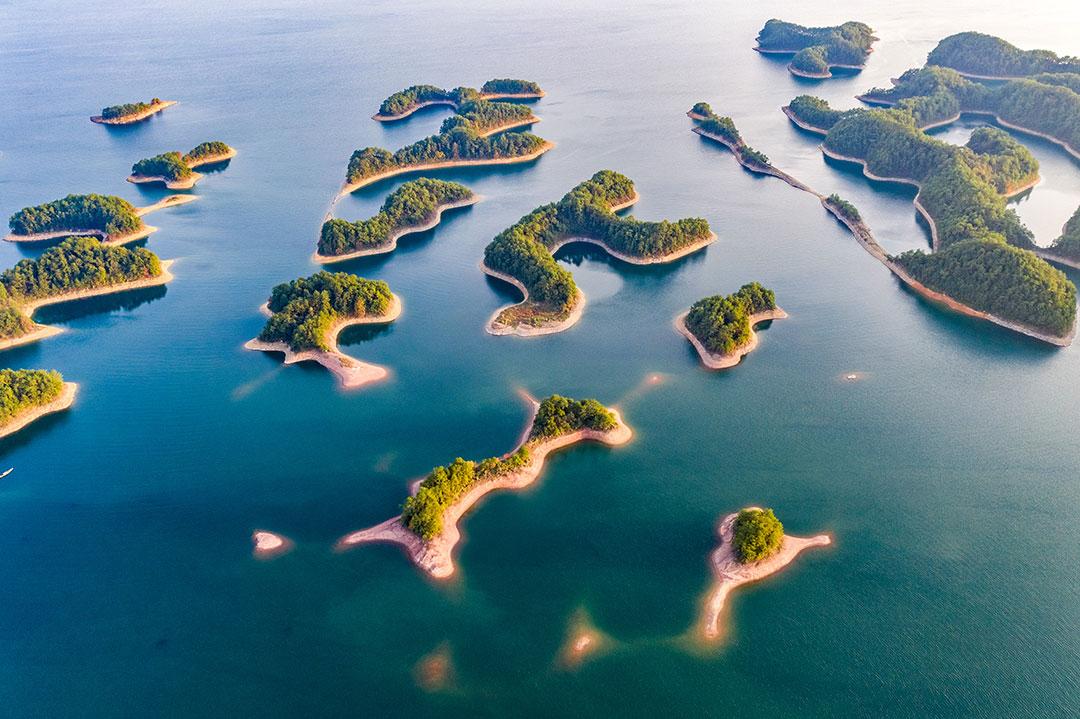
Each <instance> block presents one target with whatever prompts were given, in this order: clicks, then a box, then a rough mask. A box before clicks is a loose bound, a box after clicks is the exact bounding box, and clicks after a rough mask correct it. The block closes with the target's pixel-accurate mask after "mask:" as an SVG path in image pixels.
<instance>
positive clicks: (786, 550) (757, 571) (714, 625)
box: [701, 507, 832, 641]
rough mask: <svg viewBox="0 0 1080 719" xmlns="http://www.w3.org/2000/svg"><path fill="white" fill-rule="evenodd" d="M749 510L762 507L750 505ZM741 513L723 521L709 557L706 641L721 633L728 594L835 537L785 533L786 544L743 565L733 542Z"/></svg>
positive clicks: (703, 630)
mask: <svg viewBox="0 0 1080 719" xmlns="http://www.w3.org/2000/svg"><path fill="white" fill-rule="evenodd" d="M746 509H760V507H747V508H746ZM738 516H739V515H738V513H737V512H735V513H732V514H729V515H727V516H726V517H724V518H723V519H722V520H720V525H719V526H718V527H717V532H716V533H717V535H719V538H720V546H719V547H717V548H716V550H714V551H713V553H712V556H711V557H710V558H709V568H710V569H711V570H712V573H713V585H712V587H711V588H710V589H709V593H708V596H707V597H706V599H705V605H704V607H703V608H702V616H701V633H702V635H703V636H704V638H705V639H706V640H710V641H712V640H715V639H717V638H718V637H719V636H720V617H721V615H722V613H723V610H724V604H725V603H726V600H727V597H728V595H729V594H731V592H732V591H733V590H734V589H736V588H738V587H741V586H742V585H744V584H749V583H751V582H757V581H760V580H762V579H764V578H765V577H768V576H770V575H772V574H775V573H777V572H779V571H780V570H781V569H783V568H784V567H786V566H787V565H789V564H791V562H792V561H793V560H794V559H795V557H797V556H798V555H799V554H800V553H801V552H802V551H803V550H804V549H809V548H811V547H823V546H826V545H829V544H832V537H830V536H829V535H827V534H819V535H817V536H814V537H793V536H791V535H790V534H785V535H784V540H783V543H782V544H781V545H780V549H779V551H777V552H776V554H774V555H772V556H771V557H769V558H767V559H763V560H762V561H760V562H755V563H753V564H743V563H742V562H740V561H739V560H738V559H736V557H735V549H734V545H733V544H732V539H733V538H734V525H735V518H736V517H738Z"/></svg>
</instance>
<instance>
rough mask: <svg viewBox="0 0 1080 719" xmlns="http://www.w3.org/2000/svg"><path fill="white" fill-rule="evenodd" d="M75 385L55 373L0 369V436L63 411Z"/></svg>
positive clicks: (39, 370)
mask: <svg viewBox="0 0 1080 719" xmlns="http://www.w3.org/2000/svg"><path fill="white" fill-rule="evenodd" d="M77 389H78V385H76V384H75V383H74V382H65V381H64V378H63V377H61V376H60V373H59V372H57V371H55V370H43V369H0V437H7V436H8V435H10V434H14V433H15V432H18V431H19V430H20V429H22V428H23V427H25V426H27V425H28V424H30V423H31V422H33V421H34V420H37V419H39V418H41V417H44V416H45V415H47V414H52V413H53V412H60V411H62V410H65V409H67V408H68V407H70V406H71V404H72V403H73V402H74V401H75V392H76V390H77Z"/></svg>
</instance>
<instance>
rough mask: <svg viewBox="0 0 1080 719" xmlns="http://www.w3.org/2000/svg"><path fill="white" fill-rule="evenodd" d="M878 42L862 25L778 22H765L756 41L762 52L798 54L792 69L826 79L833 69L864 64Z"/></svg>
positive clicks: (869, 29)
mask: <svg viewBox="0 0 1080 719" xmlns="http://www.w3.org/2000/svg"><path fill="white" fill-rule="evenodd" d="M875 40H877V38H876V37H874V31H873V30H872V29H871V28H870V27H869V26H868V25H865V24H864V23H861V22H846V23H844V24H843V25H837V26H835V27H804V26H803V25H796V24H795V23H791V22H784V21H783V20H776V19H772V20H769V21H768V22H766V23H765V27H763V28H761V32H760V33H758V37H757V42H758V47H759V48H760V49H762V50H772V51H778V52H793V53H795V55H794V57H792V59H791V67H792V68H794V69H796V70H799V71H800V72H804V73H807V74H811V75H827V74H828V72H829V66H830V65H859V66H861V65H863V64H865V63H866V58H867V56H868V55H869V54H870V46H871V45H873V44H874V41H875Z"/></svg>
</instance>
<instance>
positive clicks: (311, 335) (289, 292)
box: [259, 272, 393, 352]
mask: <svg viewBox="0 0 1080 719" xmlns="http://www.w3.org/2000/svg"><path fill="white" fill-rule="evenodd" d="M392 301H393V295H392V294H391V292H390V287H389V285H387V284H386V283H385V282H383V281H382V280H366V279H364V278H362V277H357V276H356V275H352V274H349V273H348V272H334V273H330V272H316V273H315V274H314V275H312V276H311V277H305V278H301V279H298V280H293V281H292V282H286V283H283V284H280V285H278V286H276V287H274V289H273V290H272V291H271V293H270V302H269V303H268V304H269V308H270V312H271V313H272V314H271V316H270V319H268V320H267V321H266V326H265V327H263V329H262V332H260V333H259V339H260V340H263V341H264V342H285V343H286V344H288V345H289V347H290V348H291V349H292V350H293V351H294V352H302V351H304V350H327V351H329V350H331V349H332V348H331V347H330V345H329V344H328V342H327V337H326V334H327V332H328V331H329V330H330V328H331V326H332V325H333V324H334V323H335V322H336V321H338V320H340V319H344V318H354V317H369V316H380V315H384V314H386V313H387V311H388V310H389V309H390V305H391V302H392Z"/></svg>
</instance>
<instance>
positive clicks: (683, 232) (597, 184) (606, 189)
mask: <svg viewBox="0 0 1080 719" xmlns="http://www.w3.org/2000/svg"><path fill="white" fill-rule="evenodd" d="M637 198H638V195H637V191H636V190H635V189H634V183H633V181H631V180H630V178H628V177H626V176H625V175H621V174H619V173H617V172H612V171H611V170H601V171H600V172H597V173H596V174H595V175H593V176H592V178H590V179H588V180H586V181H585V182H582V183H581V184H580V185H578V186H577V187H575V188H574V189H572V190H571V191H570V192H568V193H567V194H566V195H565V196H564V197H563V198H562V199H561V200H559V201H558V202H554V203H551V204H548V205H543V206H541V207H538V208H536V209H535V210H533V211H532V212H530V213H529V214H528V215H525V217H523V218H521V219H520V220H518V221H517V223H516V224H514V225H513V226H512V227H509V228H507V229H505V230H503V231H502V232H501V233H499V234H498V236H496V237H495V239H494V240H492V241H491V244H489V245H488V246H487V248H486V249H485V250H484V260H483V262H482V263H481V266H480V267H481V269H482V270H483V271H484V272H485V273H487V274H489V275H491V276H492V277H497V278H499V279H501V280H503V281H505V282H509V283H510V284H512V285H514V286H515V287H517V288H518V289H519V290H520V291H521V293H522V294H523V295H524V298H523V299H522V301H521V302H519V303H517V304H514V305H511V306H509V307H505V308H503V309H501V310H499V311H498V312H496V313H495V316H494V317H492V318H491V320H490V321H489V322H488V325H487V331H488V332H490V333H491V334H495V335H510V334H512V335H518V336H530V335H542V334H551V333H553V332H560V331H562V330H565V329H567V328H568V327H570V326H571V325H573V324H574V323H575V322H576V321H577V320H578V319H579V318H580V316H581V312H582V309H583V307H584V302H585V297H584V294H583V293H582V292H581V291H580V290H579V289H578V287H577V285H576V284H574V278H573V276H571V274H570V273H569V272H568V271H567V270H565V269H563V268H562V267H560V266H559V264H558V263H557V262H556V261H555V258H554V253H555V252H557V251H558V249H559V248H560V247H562V246H563V245H565V244H569V243H571V242H587V243H589V244H593V245H597V246H599V247H601V248H603V249H604V250H605V251H606V252H607V253H608V254H609V255H611V256H612V257H615V258H616V259H619V260H622V261H623V262H629V263H631V264H637V265H646V264H654V263H660V262H671V261H673V260H676V259H678V258H680V257H684V256H686V255H688V254H690V253H692V252H696V251H698V250H700V249H702V248H703V247H705V246H706V245H707V244H709V243H710V242H712V241H713V240H715V239H716V235H715V234H713V232H712V231H711V230H710V229H709V223H708V222H706V221H705V220H703V219H701V218H687V219H682V220H678V221H676V222H669V221H667V220H663V221H661V222H642V221H641V220H637V219H635V218H633V217H619V216H618V215H616V214H615V212H616V211H617V210H620V209H623V208H626V207H629V206H630V205H632V204H633V203H634V202H636V201H637Z"/></svg>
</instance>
